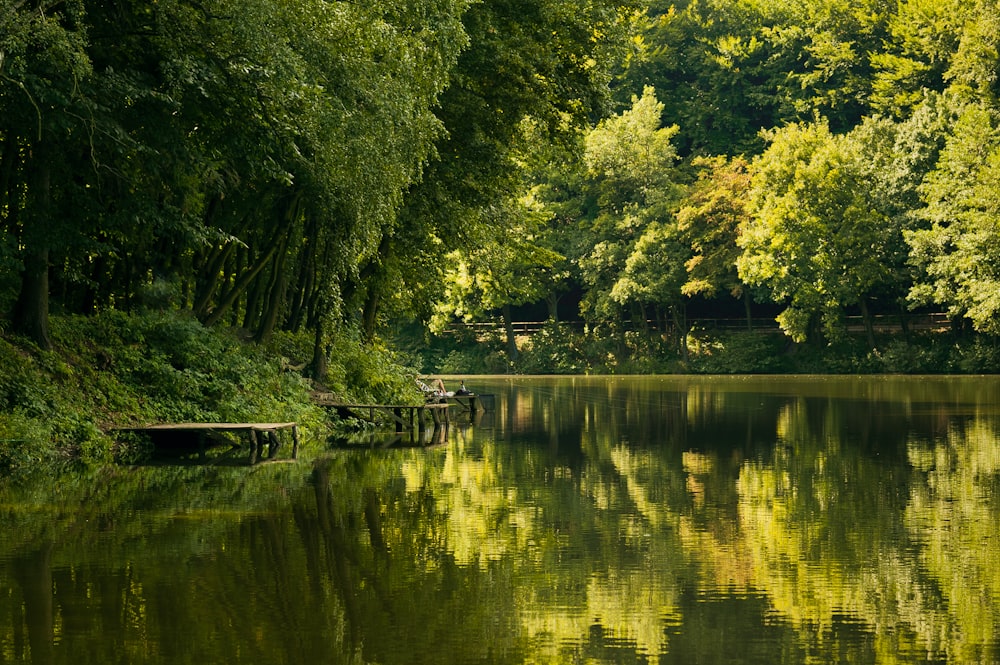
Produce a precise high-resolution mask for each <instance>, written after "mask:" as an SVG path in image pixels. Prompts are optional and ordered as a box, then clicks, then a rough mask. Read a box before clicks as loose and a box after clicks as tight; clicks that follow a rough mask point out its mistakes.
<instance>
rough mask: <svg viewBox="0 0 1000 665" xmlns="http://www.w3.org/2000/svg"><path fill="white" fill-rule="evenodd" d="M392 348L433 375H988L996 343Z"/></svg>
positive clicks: (713, 338) (557, 327) (544, 335)
mask: <svg viewBox="0 0 1000 665" xmlns="http://www.w3.org/2000/svg"><path fill="white" fill-rule="evenodd" d="M396 344H397V345H398V346H399V347H400V348H405V349H408V352H409V353H410V354H411V355H412V356H414V357H415V358H416V360H415V361H414V362H416V363H420V364H422V366H423V367H424V368H425V370H426V371H428V372H437V373H441V374H458V375H461V374H504V373H513V374H995V373H1000V340H998V338H995V337H991V336H988V335H982V334H975V333H972V332H969V331H958V332H956V331H952V330H911V331H909V332H908V333H904V332H902V331H899V332H882V333H877V334H876V336H875V347H874V348H873V347H872V346H871V344H870V343H869V341H868V340H867V339H866V336H865V335H864V334H863V333H854V334H844V335H843V336H842V337H841V338H840V339H838V340H836V341H835V342H823V343H804V344H798V343H793V342H792V341H791V340H790V339H789V338H788V337H787V336H785V335H784V334H783V333H781V332H780V331H777V330H772V331H738V330H726V331H706V330H700V331H697V330H696V331H694V332H692V333H690V334H689V335H688V338H687V345H686V353H684V352H681V351H680V350H679V348H678V347H679V344H678V343H677V340H676V339H671V338H670V337H669V336H667V335H664V334H662V333H659V332H657V331H654V330H646V331H641V330H608V329H601V328H599V327H593V328H585V327H581V326H578V325H569V324H565V323H555V322H549V323H546V324H545V325H543V326H541V327H539V328H538V329H537V330H534V331H532V332H531V334H523V335H520V336H519V337H518V338H517V347H518V349H517V354H516V357H511V353H510V351H509V348H510V346H509V344H508V342H507V340H506V339H505V338H504V336H503V331H502V330H499V329H493V330H485V331H483V330H475V329H471V328H470V329H466V330H464V331H460V332H454V331H453V332H451V333H449V334H442V335H438V336H435V337H432V338H430V339H429V340H428V339H426V337H425V336H423V335H421V336H419V337H416V338H415V337H414V336H413V334H412V333H410V332H408V331H402V332H401V333H400V334H399V335H398V337H397V341H396Z"/></svg>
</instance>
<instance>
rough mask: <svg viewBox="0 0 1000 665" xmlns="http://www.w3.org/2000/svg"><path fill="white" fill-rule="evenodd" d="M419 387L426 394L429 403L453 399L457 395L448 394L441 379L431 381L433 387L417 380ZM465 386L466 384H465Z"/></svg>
mask: <svg viewBox="0 0 1000 665" xmlns="http://www.w3.org/2000/svg"><path fill="white" fill-rule="evenodd" d="M416 381H417V387H418V388H420V390H421V391H422V392H423V393H424V397H426V398H427V401H432V400H433V401H441V400H444V399H445V398H447V397H453V396H454V395H455V393H452V392H448V390H447V389H446V388H445V387H444V381H442V380H441V379H430V381H431V383H432V384H433V385H431V386H429V385H427V384H426V383H424V382H423V381H421V380H420V379H416ZM463 385H464V384H463Z"/></svg>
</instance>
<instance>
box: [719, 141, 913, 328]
mask: <svg viewBox="0 0 1000 665" xmlns="http://www.w3.org/2000/svg"><path fill="white" fill-rule="evenodd" d="M866 161H867V158H866V155H865V153H864V151H863V149H862V146H861V144H860V141H858V140H856V138H854V137H851V136H837V135H834V134H832V133H831V132H830V129H829V127H828V126H827V124H826V123H825V122H815V123H811V124H808V125H798V124H796V125H790V126H788V127H786V128H784V129H782V130H778V131H775V132H774V133H773V134H772V135H771V145H770V147H769V148H768V150H767V151H766V152H765V153H764V154H763V155H761V156H760V157H759V158H757V159H756V160H754V164H753V184H752V189H751V199H750V205H751V209H752V211H753V215H752V218H751V219H750V220H749V221H748V223H746V224H745V226H744V228H743V232H742V235H741V237H740V244H741V246H742V247H743V254H742V255H741V256H740V257H739V259H738V260H737V266H738V269H739V274H740V277H741V279H743V280H745V281H746V282H747V283H749V284H762V285H765V286H767V287H768V288H769V289H770V291H771V295H772V298H773V299H774V300H775V302H779V303H784V304H785V305H786V309H785V310H784V311H783V312H782V313H781V314H780V315H779V316H778V321H779V323H780V324H781V327H782V329H783V330H785V332H786V333H787V334H788V335H789V336H791V337H792V338H793V339H795V340H796V341H804V340H806V339H807V338H810V337H813V333H815V332H818V326H819V324H820V323H822V325H823V328H824V330H825V333H826V336H827V338H828V339H833V338H836V337H837V336H838V335H839V334H840V332H841V331H842V328H841V325H840V320H841V316H842V313H843V308H844V307H847V306H850V305H858V306H860V307H861V309H862V313H863V314H864V315H865V320H866V321H869V322H870V319H869V316H868V309H867V298H868V296H869V295H870V294H871V293H872V291H873V290H875V289H876V288H878V287H879V286H880V285H882V284H883V283H884V282H885V281H886V280H887V279H888V278H889V272H888V271H889V269H888V267H887V265H886V258H887V245H891V244H892V238H893V233H894V231H893V227H892V225H890V224H889V223H888V221H889V220H888V216H887V215H886V213H885V212H884V211H882V210H880V209H879V208H878V207H876V206H874V205H873V203H872V202H871V201H870V200H869V199H868V196H867V190H868V186H869V179H868V177H867V171H866V168H865V164H866ZM896 233H897V234H898V231H896ZM870 332H871V326H870V325H869V333H870ZM869 342H870V343H871V344H874V340H873V339H872V338H871V334H869Z"/></svg>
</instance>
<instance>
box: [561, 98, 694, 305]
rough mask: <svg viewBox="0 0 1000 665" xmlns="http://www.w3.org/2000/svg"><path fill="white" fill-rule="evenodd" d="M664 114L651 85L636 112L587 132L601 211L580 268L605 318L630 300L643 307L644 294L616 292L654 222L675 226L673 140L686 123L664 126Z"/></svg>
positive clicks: (589, 296)
mask: <svg viewBox="0 0 1000 665" xmlns="http://www.w3.org/2000/svg"><path fill="white" fill-rule="evenodd" d="M662 112H663V104H662V103H660V102H659V101H658V100H657V98H656V93H655V92H654V90H653V89H652V88H646V90H645V91H644V93H643V95H642V97H641V98H640V97H636V98H633V102H632V108H631V109H629V110H626V111H624V112H622V113H621V114H620V115H616V116H614V117H611V118H608V119H607V120H604V121H602V122H600V123H599V124H598V125H597V126H596V127H595V128H594V129H593V130H592V131H591V132H590V133H589V134H587V137H586V149H585V154H584V160H585V164H586V167H587V175H586V182H585V185H584V187H585V190H586V193H585V195H586V196H587V197H588V198H591V199H592V200H593V201H594V215H593V217H592V218H585V219H583V220H581V221H580V224H581V230H582V231H583V233H584V236H585V240H584V244H585V246H587V247H588V248H589V249H588V250H587V251H586V252H585V253H584V254H583V255H582V256H581V257H580V259H579V266H580V270H581V274H582V278H583V281H584V284H585V285H586V286H587V293H586V294H585V296H584V301H583V306H584V308H585V311H586V312H589V314H590V316H593V317H596V318H598V319H604V320H613V319H616V318H617V314H618V311H619V306H620V305H621V304H623V303H632V304H635V305H638V306H640V307H641V303H640V302H639V301H637V300H635V299H633V298H632V296H635V295H638V292H637V291H635V290H634V289H631V288H625V286H623V287H621V288H620V289H619V291H618V294H617V295H615V294H613V291H614V289H615V285H616V283H617V282H618V281H619V279H620V278H621V277H622V273H623V271H625V269H626V262H627V261H628V260H629V256H630V255H631V254H632V253H633V251H634V249H635V247H636V243H637V242H638V241H639V239H640V238H641V237H642V236H643V234H644V233H645V232H646V229H647V227H649V226H650V225H651V224H653V223H654V222H656V223H659V224H661V225H669V226H674V225H675V222H674V220H673V218H672V216H671V210H672V206H673V205H674V204H675V202H676V200H677V194H678V185H677V183H676V172H675V168H674V163H675V161H676V159H677V153H676V150H675V149H674V146H673V144H672V142H671V141H672V139H673V137H674V136H675V135H676V134H677V131H678V128H677V126H676V125H672V126H669V127H662V126H661V122H662V120H661V114H662ZM661 230H663V229H661ZM656 238H659V239H660V240H664V239H665V238H664V236H663V235H662V233H659V232H656V231H654V232H652V234H651V236H650V237H649V238H647V240H646V241H645V242H644V251H645V250H648V249H651V248H652V244H655V243H656V240H655V239H656ZM684 260H685V259H681V265H682V266H683V261H684ZM634 262H635V268H634V269H635V270H640V268H639V265H640V264H643V265H648V264H645V263H644V261H643V260H641V259H639V258H636V259H634ZM678 288H679V285H678ZM661 295H662V294H661ZM650 304H653V303H650ZM638 314H639V315H640V316H641V312H639V313H638ZM643 320H644V317H643Z"/></svg>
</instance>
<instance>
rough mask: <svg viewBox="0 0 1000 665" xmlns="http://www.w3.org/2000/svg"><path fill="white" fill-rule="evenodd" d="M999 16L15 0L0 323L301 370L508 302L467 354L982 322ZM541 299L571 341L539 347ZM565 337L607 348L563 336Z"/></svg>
mask: <svg viewBox="0 0 1000 665" xmlns="http://www.w3.org/2000/svg"><path fill="white" fill-rule="evenodd" d="M997 16H1000V12H998V6H997V2H996V0H975V1H974V2H957V1H955V0H903V1H901V2H899V3H889V4H886V3H881V2H863V3H860V4H859V3H846V2H844V1H843V0H820V1H819V2H815V1H811V2H804V1H802V0H781V1H779V2H775V1H773V0H767V1H766V2H765V1H764V0H690V1H685V2H678V3H665V2H661V1H660V0H644V1H640V0H587V1H585V2H580V1H579V0H572V1H571V0H543V1H541V2H524V1H522V0H441V1H437V2H427V0H392V1H391V2H379V3H367V4H366V3H360V4H359V3H350V2H328V1H326V0H293V1H291V2H284V3H277V4H276V3H272V2H265V1H263V0H251V1H250V2H245V1H241V2H234V1H233V0H209V1H208V2H191V1H189V0H167V1H165V2H157V3H153V4H150V3H144V2H132V1H131V0H115V1H112V2H92V1H91V0H2V4H0V307H2V308H3V310H4V311H5V312H7V313H9V316H8V321H9V325H8V327H7V330H8V332H12V333H20V334H23V335H24V336H26V337H27V338H28V339H30V340H31V341H32V343H34V344H36V345H37V346H38V348H40V349H42V350H48V349H50V348H52V346H53V342H54V338H53V334H52V331H51V329H50V321H49V316H50V313H58V314H62V315H67V316H78V315H82V316H93V315H95V314H97V313H107V312H135V311H138V310H139V309H140V308H142V307H149V306H154V307H158V308H160V309H162V310H169V311H173V312H176V313H178V314H179V315H181V316H188V317H191V320H195V321H198V322H200V323H201V324H202V325H204V326H207V327H213V326H214V327H231V328H237V329H241V330H245V331H247V335H248V336H249V337H250V338H252V339H254V340H256V341H258V342H267V341H268V340H269V339H271V338H272V337H274V336H275V335H276V334H295V335H304V336H308V337H309V338H310V339H311V340H312V342H311V346H312V349H311V353H310V358H309V359H308V368H307V373H308V374H310V375H311V376H312V377H314V378H316V379H318V380H321V381H322V380H327V373H328V368H329V364H330V362H331V359H332V358H333V355H334V352H335V350H336V351H337V352H338V353H339V352H340V351H341V350H342V348H343V347H344V346H345V345H349V344H353V345H373V348H374V347H377V346H378V344H380V341H379V340H380V339H384V338H386V333H387V332H388V331H398V330H399V326H400V324H401V323H402V322H408V323H409V322H416V323H418V324H419V325H421V326H423V325H428V324H429V325H430V327H431V329H434V330H436V331H440V330H443V329H445V328H447V327H448V326H450V325H453V324H454V323H455V322H456V321H460V320H464V321H465V322H491V321H502V322H503V323H504V324H505V327H504V329H503V331H504V336H503V338H502V344H499V345H497V346H496V347H492V346H489V345H487V346H488V348H487V349H486V350H484V351H482V352H480V353H481V355H482V356H483V358H484V360H486V361H488V363H492V364H494V365H496V366H497V367H500V368H503V369H504V370H510V369H512V368H513V369H515V370H519V371H526V370H530V369H536V370H551V369H553V368H556V367H557V366H558V367H561V366H567V367H572V368H574V371H591V370H597V369H610V370H615V371H621V370H622V369H625V368H631V369H636V370H654V369H655V370H662V369H670V368H671V367H675V368H680V369H697V368H698V366H699V364H698V363H702V364H704V362H703V361H705V360H706V359H705V357H704V352H705V349H709V348H715V349H719V348H720V347H719V345H720V344H722V345H723V346H725V344H724V341H725V340H723V339H722V338H721V337H715V338H713V339H710V340H706V339H704V335H703V334H702V333H703V332H704V331H703V328H704V326H703V325H702V324H701V323H700V321H702V320H704V319H705V318H718V317H730V318H738V317H740V316H745V317H746V321H747V326H748V327H750V328H754V327H758V326H757V325H756V324H755V323H754V322H755V317H757V318H760V317H764V318H769V319H773V318H774V317H775V316H776V318H777V321H778V323H779V324H780V327H781V330H782V331H783V332H784V333H785V335H787V337H788V338H789V339H790V340H793V341H795V342H811V343H812V345H813V346H814V347H816V346H819V347H822V346H824V345H836V344H840V343H843V342H844V341H845V338H846V337H848V336H849V335H848V333H847V330H848V328H847V325H846V321H847V318H846V317H847V316H857V317H860V319H861V321H862V322H863V327H864V331H865V333H866V334H865V335H864V337H865V342H864V345H865V346H866V347H867V348H866V349H865V353H868V354H871V353H875V354H884V353H885V352H886V342H885V341H884V340H880V339H878V338H877V336H876V326H875V321H876V317H877V316H879V315H881V316H883V317H885V316H887V315H892V316H893V317H895V318H894V321H895V324H894V325H898V327H899V329H900V330H901V331H902V333H907V332H908V328H909V321H908V318H907V313H909V312H913V311H917V312H930V311H937V312H946V313H947V314H948V315H949V316H950V317H951V318H952V320H953V323H954V325H953V326H952V328H953V329H954V330H959V331H961V330H965V331H966V333H968V334H972V335H975V336H978V340H979V341H977V342H976V344H979V345H983V344H985V345H986V346H987V347H991V346H992V344H993V341H992V340H993V339H994V337H993V336H995V335H996V334H997V333H998V332H1000V288H998V279H1000V278H998V276H997V274H996V266H997V265H998V261H997V260H996V259H997V258H998V257H997V256H996V252H997V249H996V248H997V247H998V246H1000V245H998V243H997V242H996V240H997V237H996V236H997V219H998V215H1000V203H998V199H997V192H998V191H1000V187H998V173H1000V171H998V169H1000V166H998V164H1000V129H998V126H1000V115H998V113H1000V106H998V101H997V100H998V93H1000V80H998V76H997V73H998V67H1000V64H998V63H1000V55H998V48H1000V30H998V29H997V28H998V27H1000V26H998V22H1000V19H998V18H997ZM533 303H537V304H538V305H539V306H540V307H541V306H544V305H545V304H547V305H548V311H549V318H550V319H551V320H552V322H553V325H554V324H555V323H556V322H557V321H558V319H559V318H560V313H561V316H562V317H563V318H564V319H565V318H569V319H573V320H575V321H577V322H582V325H583V327H584V328H585V333H584V334H583V338H582V339H583V342H581V341H580V340H579V339H575V338H572V337H571V336H562V337H560V336H559V335H558V334H555V335H554V334H552V333H551V331H550V332H549V333H548V335H547V337H546V336H540V337H538V338H537V339H536V340H534V344H533V345H532V346H530V347H527V346H525V344H524V340H523V339H520V340H519V339H518V338H517V335H516V332H515V330H514V326H513V323H514V322H515V319H516V317H517V308H518V307H522V306H530V305H532V304H533ZM699 335H701V337H699ZM904 339H905V337H904ZM476 341H477V342H488V340H487V339H485V338H483V337H481V336H480V337H477V338H476ZM581 345H583V346H585V347H586V349H587V353H586V354H584V355H590V356H594V357H595V358H596V360H594V359H589V360H581V361H579V362H577V361H575V360H569V359H570V358H572V357H573V356H574V354H577V355H578V356H579V355H580V353H579V348H580V347H581ZM778 346H782V345H781V344H779V345H778ZM574 348H577V350H576V351H574ZM338 349H339V350H338ZM542 349H548V351H546V352H545V353H548V358H549V359H548V360H546V359H545V354H544V353H543V352H542ZM723 350H724V349H723ZM522 351H531V352H532V353H531V354H527V357H522V356H524V355H526V354H523V353H522ZM692 352H694V353H695V356H697V357H692ZM493 355H495V358H494V359H493V360H489V357H491V356H493ZM717 355H718V354H716V357H717ZM494 361H495V362H494ZM421 363H422V364H423V366H424V369H428V370H429V369H442V368H446V367H447V364H443V363H439V362H435V361H434V360H433V359H432V358H431V357H430V356H424V357H423V358H422V359H421V360H420V361H419V362H418V363H417V364H421ZM710 364H711V363H709V365H710ZM758 365H760V363H758ZM476 367H482V365H476ZM472 368H473V366H472V365H466V366H462V365H461V364H459V365H458V366H456V367H454V369H459V370H463V371H466V370H468V369H472Z"/></svg>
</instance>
